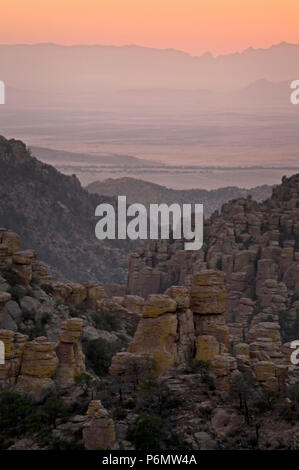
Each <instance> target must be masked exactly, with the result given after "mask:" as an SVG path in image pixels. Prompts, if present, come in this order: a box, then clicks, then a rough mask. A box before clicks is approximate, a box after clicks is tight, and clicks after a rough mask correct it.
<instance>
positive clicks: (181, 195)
mask: <svg viewBox="0 0 299 470" xmlns="http://www.w3.org/2000/svg"><path fill="white" fill-rule="evenodd" d="M86 189H87V191H89V192H90V193H97V194H102V195H105V196H110V197H113V196H118V195H126V196H127V201H128V204H133V203H135V202H138V203H141V204H144V205H145V206H146V207H147V208H148V206H149V204H162V203H164V204H173V203H177V204H184V203H185V204H191V203H192V204H195V203H197V204H203V205H204V215H205V217H209V216H210V215H211V214H212V213H213V212H214V211H215V210H217V209H220V208H221V206H222V205H223V204H224V203H225V202H228V201H230V200H231V199H236V198H239V197H247V196H248V195H251V196H252V197H253V199H255V200H256V201H258V202H261V201H264V200H265V199H267V198H268V197H269V196H270V195H271V186H268V185H263V186H258V187H256V188H252V189H242V188H237V187H227V188H219V189H215V190H212V191H207V190H205V189H189V190H188V189H186V190H178V189H169V188H166V187H164V186H160V185H159V184H154V183H150V182H148V181H142V180H138V179H135V178H127V177H126V178H115V179H111V178H110V179H107V180H104V181H95V182H94V183H91V184H89V185H88V186H87V187H86Z"/></svg>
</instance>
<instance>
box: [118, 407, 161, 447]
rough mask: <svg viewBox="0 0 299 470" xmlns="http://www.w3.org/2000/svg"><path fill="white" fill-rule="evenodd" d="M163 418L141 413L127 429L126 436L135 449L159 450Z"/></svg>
mask: <svg viewBox="0 0 299 470" xmlns="http://www.w3.org/2000/svg"><path fill="white" fill-rule="evenodd" d="M162 427H163V419H162V418H160V417H159V416H153V415H149V414H147V413H142V414H141V415H139V416H138V417H137V418H136V421H135V423H134V425H133V426H131V427H130V428H129V430H128V435H127V438H128V440H129V441H130V442H132V444H133V445H134V447H135V448H136V450H159V449H160V441H161V434H162Z"/></svg>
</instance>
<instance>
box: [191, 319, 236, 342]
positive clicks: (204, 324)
mask: <svg viewBox="0 0 299 470" xmlns="http://www.w3.org/2000/svg"><path fill="white" fill-rule="evenodd" d="M194 324H195V334H196V335H197V336H199V335H209V336H214V337H215V338H216V339H217V341H218V342H219V343H222V344H224V345H225V346H226V347H228V346H229V341H230V332H229V327H228V326H227V325H226V322H225V317H224V316H223V315H194Z"/></svg>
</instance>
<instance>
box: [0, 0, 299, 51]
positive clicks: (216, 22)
mask: <svg viewBox="0 0 299 470" xmlns="http://www.w3.org/2000/svg"><path fill="white" fill-rule="evenodd" d="M3 3H4V5H3ZM0 7H1V9H0V43H20V42H21V43H36V42H56V43H62V44H115V45H124V44H139V45H142V46H149V47H159V48H168V47H173V48H176V49H182V50H185V51H187V52H189V53H191V54H195V55H197V54H201V53H203V52H205V51H207V50H210V51H211V52H213V53H215V54H219V53H227V52H232V51H241V50H243V49H245V48H246V47H248V46H252V47H268V46H270V45H272V44H274V43H278V42H281V41H287V42H293V43H299V1H298V0H206V1H202V0H1V5H0Z"/></svg>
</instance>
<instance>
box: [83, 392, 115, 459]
mask: <svg viewBox="0 0 299 470" xmlns="http://www.w3.org/2000/svg"><path fill="white" fill-rule="evenodd" d="M87 418H88V419H87V422H86V423H85V424H84V428H83V441H84V446H85V448H86V449H87V450H114V449H115V448H116V438H115V429H114V424H113V421H112V419H111V418H110V417H109V414H108V412H107V410H106V409H105V408H104V407H103V405H102V403H101V402H100V400H93V401H91V402H90V404H89V407H88V410H87Z"/></svg>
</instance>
